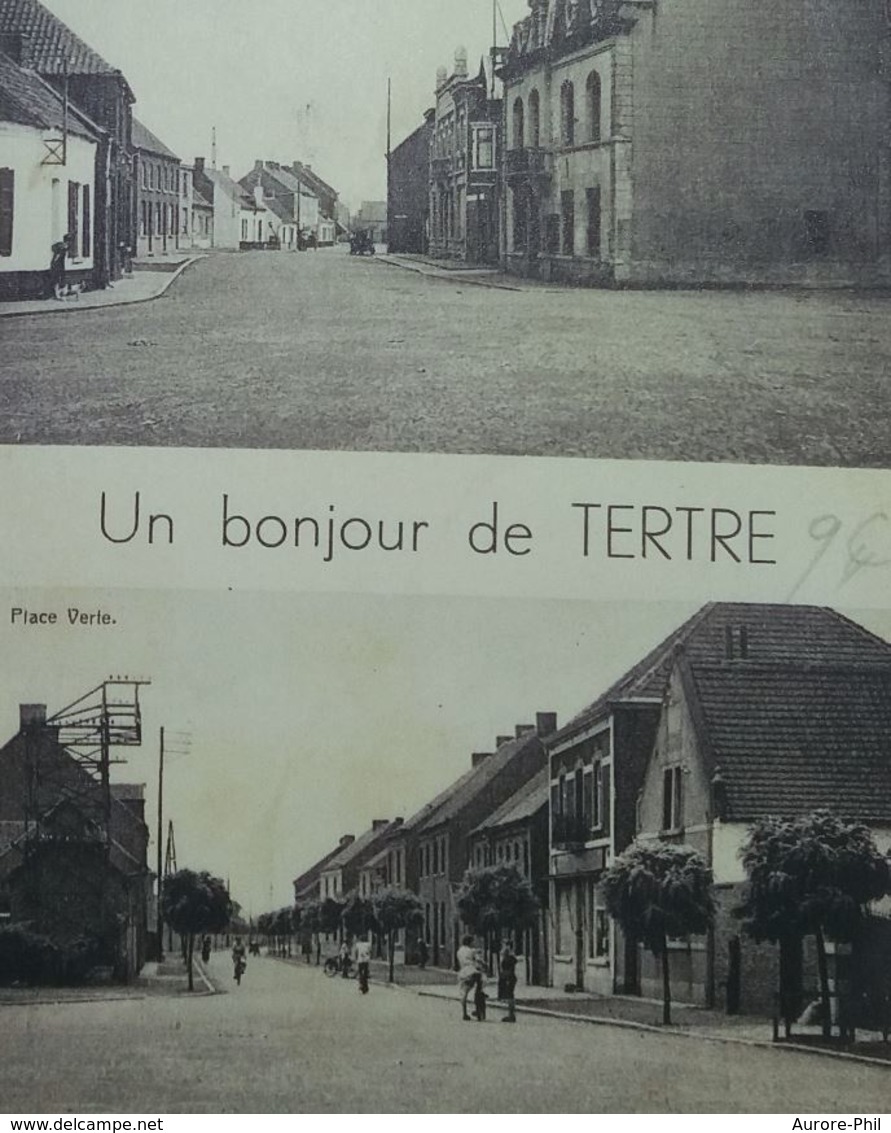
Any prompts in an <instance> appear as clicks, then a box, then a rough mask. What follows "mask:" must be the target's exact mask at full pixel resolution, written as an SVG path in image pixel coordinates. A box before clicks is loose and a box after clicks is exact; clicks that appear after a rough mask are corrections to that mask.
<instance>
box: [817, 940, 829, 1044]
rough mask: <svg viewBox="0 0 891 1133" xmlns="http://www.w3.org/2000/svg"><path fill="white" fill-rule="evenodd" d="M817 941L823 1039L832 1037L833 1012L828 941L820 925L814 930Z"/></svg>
mask: <svg viewBox="0 0 891 1133" xmlns="http://www.w3.org/2000/svg"><path fill="white" fill-rule="evenodd" d="M814 936H815V937H816V941H817V971H818V972H819V975H820V1003H821V1005H822V1008H823V1010H822V1015H823V1038H824V1039H828V1038H831V1037H832V1011H831V1007H830V1003H829V965H828V964H827V963H826V941H825V940H824V938H823V930H822V928H820V926H819V925H818V926H817V927H816V929H815V930H814Z"/></svg>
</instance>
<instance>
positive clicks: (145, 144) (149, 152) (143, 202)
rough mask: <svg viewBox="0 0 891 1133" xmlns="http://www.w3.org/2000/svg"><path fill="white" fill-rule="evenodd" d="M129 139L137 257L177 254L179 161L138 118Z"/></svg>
mask: <svg viewBox="0 0 891 1133" xmlns="http://www.w3.org/2000/svg"><path fill="white" fill-rule="evenodd" d="M132 138H133V172H134V180H135V183H136V223H137V228H136V231H137V241H136V250H137V254H138V255H140V256H154V255H163V254H164V253H166V252H173V251H176V249H177V247H178V246H179V243H180V229H181V227H182V219H181V216H180V209H181V208H182V196H183V188H182V185H181V184H180V164H181V163H180V159H179V158H178V157H177V156H176V154H175V153H173V152H172V150H169V149H168V148H167V146H165V145H164V143H163V142H162V141H161V139H160V138H158V137H156V136H155V135H154V134H153V133H152V132H151V130H149V129H148V128H147V127H146V126H143V124H142V123H141V122H140V121H139V119H138V118H134V119H133V132H132ZM190 181H191V178H190Z"/></svg>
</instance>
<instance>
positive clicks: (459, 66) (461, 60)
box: [455, 47, 467, 79]
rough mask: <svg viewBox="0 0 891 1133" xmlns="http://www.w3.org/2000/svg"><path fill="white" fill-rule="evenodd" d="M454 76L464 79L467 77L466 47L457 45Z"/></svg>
mask: <svg viewBox="0 0 891 1133" xmlns="http://www.w3.org/2000/svg"><path fill="white" fill-rule="evenodd" d="M455 77H456V78H458V79H464V78H466V77H467V48H466V47H459V48H457V49H456V51H455Z"/></svg>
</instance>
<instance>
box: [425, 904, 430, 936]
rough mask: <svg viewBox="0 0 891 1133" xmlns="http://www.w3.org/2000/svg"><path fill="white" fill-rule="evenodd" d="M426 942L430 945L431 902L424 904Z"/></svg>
mask: <svg viewBox="0 0 891 1133" xmlns="http://www.w3.org/2000/svg"><path fill="white" fill-rule="evenodd" d="M424 940H426V942H427V943H428V944H429V943H430V902H429V901H425V902H424Z"/></svg>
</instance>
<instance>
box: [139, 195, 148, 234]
mask: <svg viewBox="0 0 891 1133" xmlns="http://www.w3.org/2000/svg"><path fill="white" fill-rule="evenodd" d="M139 206H140V207H139V235H140V236H148V226H149V207H148V201H140V202H139Z"/></svg>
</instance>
